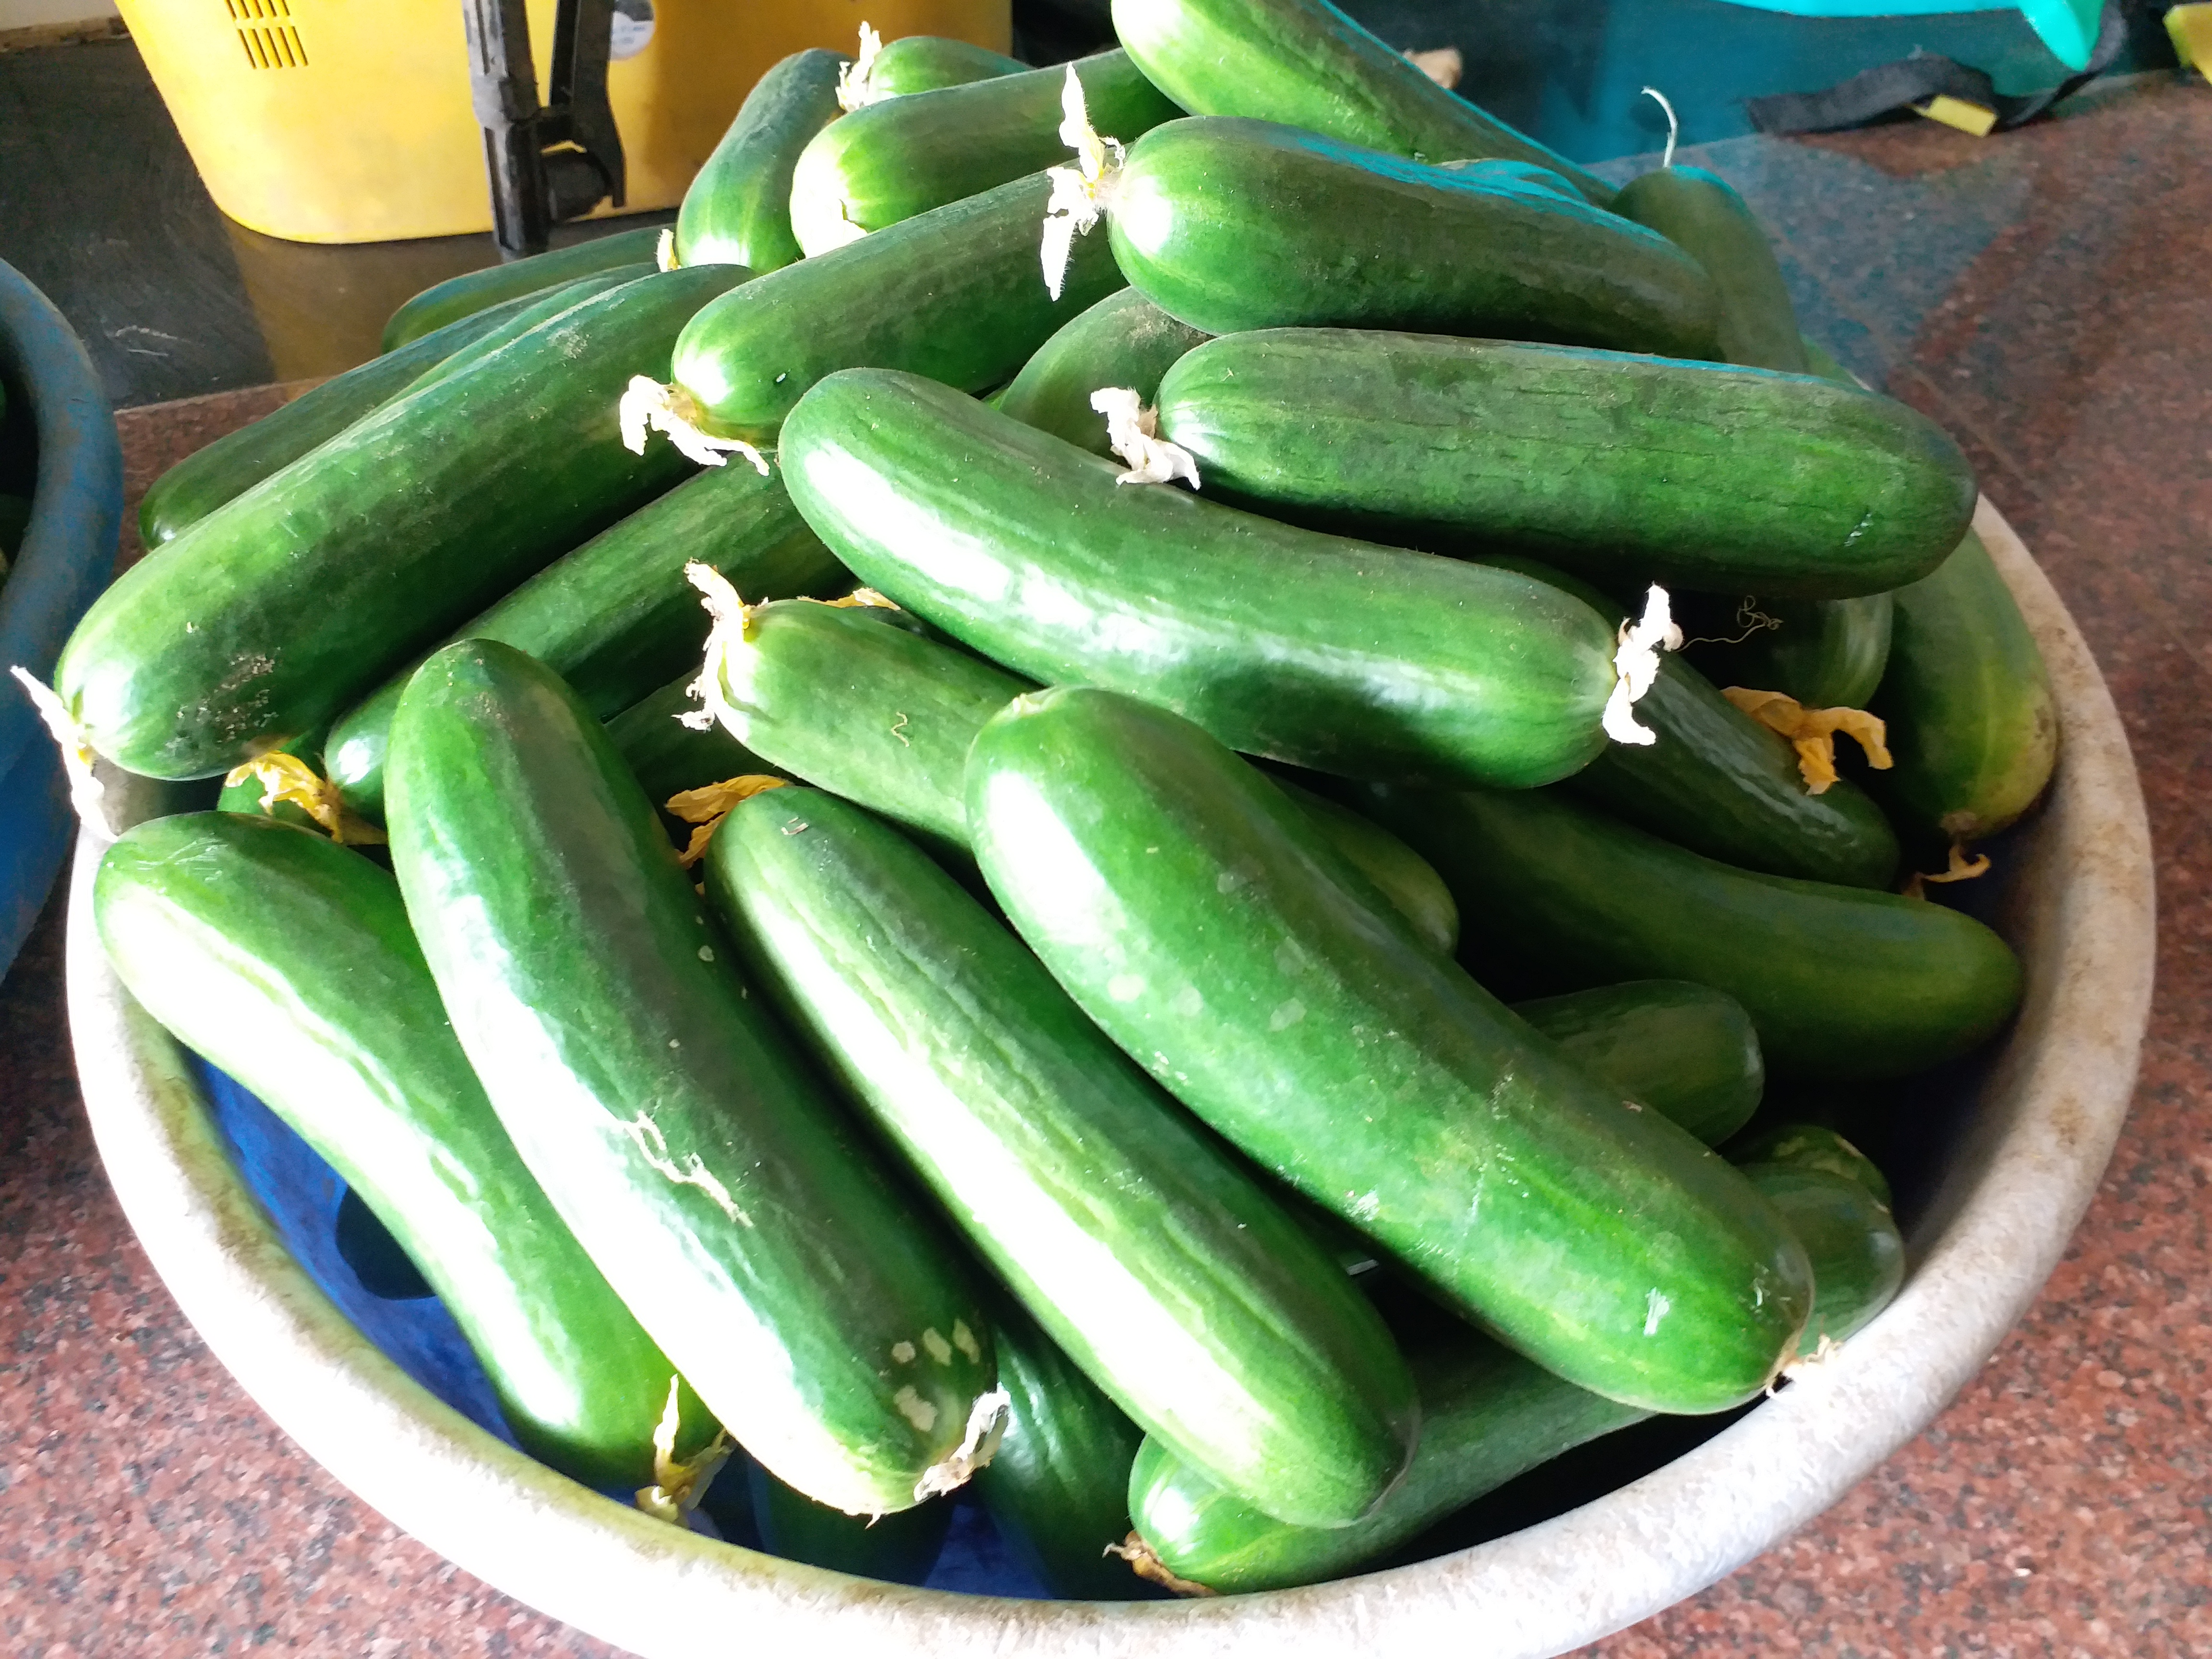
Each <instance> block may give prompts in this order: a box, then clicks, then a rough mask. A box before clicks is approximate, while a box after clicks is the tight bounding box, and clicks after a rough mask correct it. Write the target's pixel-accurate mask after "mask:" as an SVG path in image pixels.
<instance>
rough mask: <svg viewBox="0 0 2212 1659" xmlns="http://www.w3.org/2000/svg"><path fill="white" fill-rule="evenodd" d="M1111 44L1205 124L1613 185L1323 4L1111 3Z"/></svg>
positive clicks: (1578, 183)
mask: <svg viewBox="0 0 2212 1659" xmlns="http://www.w3.org/2000/svg"><path fill="white" fill-rule="evenodd" d="M1114 33H1115V36H1116V37H1117V38H1118V39H1119V40H1121V45H1122V46H1124V47H1125V48H1127V51H1128V53H1129V55H1130V56H1131V57H1132V58H1135V59H1136V60H1137V63H1138V65H1139V67H1140V68H1142V69H1143V70H1144V71H1145V73H1146V76H1149V77H1150V78H1151V80H1152V83H1153V84H1154V85H1156V86H1158V88H1160V90H1161V91H1163V92H1164V93H1166V94H1167V95H1168V96H1169V97H1170V98H1172V99H1174V100H1176V102H1177V103H1178V104H1180V105H1182V106H1183V107H1184V108H1185V109H1187V110H1189V111H1191V112H1193V113H1194V114H1198V115H1249V116H1255V117H1257V118H1260V119H1261V120H1265V121H1281V122H1285V123H1286V124H1288V125H1291V126H1294V127H1304V128H1307V129H1309V130H1310V131H1314V132H1318V133H1322V134H1325V135H1326V136H1328V137H1331V138H1337V139H1341V140H1342V141H1343V142H1345V143H1350V144H1364V145H1365V146H1367V147H1368V148H1369V149H1380V150H1387V151H1389V153H1390V154H1391V155H1407V156H1411V157H1413V159H1414V160H1415V161H1455V160H1462V159H1468V158H1474V157H1499V158H1503V159H1506V160H1514V161H1532V162H1534V163H1535V164H1536V165H1537V166H1539V167H1544V168H1546V169H1547V170H1548V171H1550V172H1552V173H1557V174H1559V176H1560V177H1561V178H1564V179H1570V180H1571V181H1572V182H1573V184H1574V185H1575V187H1576V188H1577V190H1579V191H1582V192H1583V194H1584V195H1585V196H1587V197H1589V199H1590V200H1591V201H1593V202H1595V203H1596V204H1598V205H1599V206H1600V207H1603V206H1605V205H1606V204H1607V203H1609V202H1610V201H1611V200H1612V199H1613V186H1612V185H1608V184H1607V183H1606V182H1605V181H1604V180H1603V179H1600V178H1599V177H1598V176H1597V175H1596V174H1595V173H1590V172H1588V171H1586V170H1585V169H1583V168H1582V167H1577V166H1576V165H1575V164H1574V163H1573V162H1572V161H1568V160H1567V159H1566V158H1565V156H1563V155H1558V154H1556V153H1555V152H1553V151H1552V150H1549V149H1546V148H1545V147H1544V146H1543V145H1541V144H1540V143H1537V142H1536V141H1535V140H1534V139H1533V138H1531V137H1528V135H1527V134H1526V133H1522V132H1519V131H1516V130H1515V129H1513V128H1512V127H1510V126H1508V125H1506V124H1505V123H1504V122H1503V121H1500V120H1498V118H1496V117H1494V116H1492V115H1489V114H1487V113H1486V112H1483V111H1482V110H1480V109H1478V108H1477V107H1475V106H1474V105H1473V104H1470V103H1468V101H1467V100H1465V99H1463V98H1460V97H1456V96H1455V95H1454V94H1452V93H1450V92H1449V91H1447V90H1446V89H1445V88H1443V87H1440V86H1438V85H1437V83H1436V82H1433V81H1431V79H1429V77H1428V76H1426V75H1425V74H1424V73H1423V72H1422V71H1421V70H1419V69H1418V68H1416V67H1415V66H1414V65H1413V64H1410V63H1408V62H1407V60H1406V58H1404V57H1403V56H1401V54H1400V53H1398V52H1393V51H1392V50H1391V49H1390V48H1389V46H1386V45H1384V44H1383V42H1382V41H1381V40H1377V39H1376V37H1375V36H1374V35H1373V34H1371V33H1369V32H1368V31H1367V30H1366V29H1364V28H1362V27H1360V26H1359V25H1358V23H1355V22H1354V21H1352V19H1351V18H1349V17H1347V16H1346V15H1345V14H1344V13H1343V12H1341V11H1340V10H1339V9H1337V8H1336V7H1334V6H1333V5H1331V4H1329V3H1328V0H1114Z"/></svg>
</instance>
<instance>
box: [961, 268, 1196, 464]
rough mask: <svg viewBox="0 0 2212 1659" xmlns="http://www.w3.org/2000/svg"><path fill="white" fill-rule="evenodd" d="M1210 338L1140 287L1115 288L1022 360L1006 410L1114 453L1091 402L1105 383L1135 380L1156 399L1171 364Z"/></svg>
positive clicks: (1004, 401) (1004, 400)
mask: <svg viewBox="0 0 2212 1659" xmlns="http://www.w3.org/2000/svg"><path fill="white" fill-rule="evenodd" d="M1206 338H1207V337H1206V335H1204V334H1201V333H1200V332H1199V331H1197V330H1196V329H1194V328H1191V327H1188V326H1187V325H1184V324H1182V323H1179V322H1177V321H1176V319H1174V318H1172V317H1170V316H1169V315H1168V314H1167V313H1166V312H1164V311H1162V310H1161V309H1160V308H1159V307H1158V306H1156V305H1154V304H1153V303H1152V301H1150V300H1147V299H1146V297H1145V296H1144V295H1141V294H1139V293H1138V292H1137V290H1136V289H1133V288H1125V289H1122V290H1121V292H1120V293H1118V294H1109V295H1107V296H1106V297H1105V298H1104V299H1103V300H1101V301H1099V302H1098V303H1097V305H1095V306H1093V307H1091V309H1090V310H1088V311H1086V312H1085V313H1083V314H1082V315H1081V316H1079V317H1077V318H1075V319H1073V321H1071V322H1069V323H1067V324H1066V325H1064V326H1062V327H1061V329H1060V331H1059V332H1058V333H1056V334H1054V336H1053V337H1052V338H1050V339H1049V340H1047V341H1046V342H1045V343H1043V344H1042V345H1041V346H1039V347H1038V348H1037V349H1036V356H1033V357H1031V358H1030V360H1029V362H1026V363H1024V364H1023V365H1022V372H1021V373H1020V374H1017V375H1015V376H1014V378H1013V381H1012V384H1011V385H1009V386H1007V387H1006V391H1005V392H1004V393H1003V394H1002V395H1001V396H1000V398H999V399H998V402H997V404H996V407H997V408H998V410H999V411H1000V413H1001V414H1003V415H1010V416H1012V417H1013V418H1014V419H1015V420H1018V421H1019V422H1021V423H1022V424H1023V425H1024V426H1033V427H1035V428H1036V429H1037V430H1038V431H1040V432H1049V433H1051V434H1052V435H1053V436H1054V437H1055V438H1064V439H1066V441H1068V442H1069V443H1072V444H1073V445H1074V446H1075V447H1077V448H1079V449H1087V450H1089V451H1090V452H1091V453H1092V454H1094V455H1110V454H1111V453H1113V452H1112V451H1111V450H1110V449H1109V448H1108V447H1107V444H1106V417H1105V416H1103V415H1101V414H1100V413H1099V412H1098V411H1097V410H1095V409H1093V408H1092V407H1091V393H1092V392H1097V391H1098V390H1100V389H1101V388H1102V387H1104V386H1127V387H1129V388H1131V389H1132V390H1133V391H1134V392H1136V394H1137V396H1138V398H1139V401H1141V402H1143V403H1145V404H1151V403H1153V402H1155V401H1156V400H1157V399H1158V395H1159V389H1160V376H1161V375H1163V374H1166V373H1167V372H1168V368H1169V365H1170V364H1171V363H1173V362H1175V360H1176V358H1178V357H1180V356H1182V354H1183V353H1184V352H1186V351H1188V350H1189V349H1191V348H1193V347H1194V346H1199V345H1203V344H1204V343H1206Z"/></svg>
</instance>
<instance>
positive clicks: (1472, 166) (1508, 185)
mask: <svg viewBox="0 0 2212 1659" xmlns="http://www.w3.org/2000/svg"><path fill="white" fill-rule="evenodd" d="M1437 165H1438V166H1440V167H1443V170H1444V171H1445V172H1446V173H1459V174H1461V175H1462V177H1465V178H1468V179H1479V180H1480V181H1481V182H1482V183H1484V184H1486V185H1497V186H1498V187H1499V188H1501V189H1505V190H1527V191H1539V192H1541V194H1543V195H1545V196H1548V197H1555V198H1557V199H1559V200H1562V201H1567V202H1579V201H1583V200H1585V199H1587V198H1586V197H1583V193H1582V192H1581V191H1578V190H1577V189H1576V188H1575V187H1574V185H1573V184H1572V183H1571V182H1570V181H1569V180H1568V179H1565V178H1563V177H1562V176H1561V175H1560V173H1559V171H1558V169H1556V168H1554V167H1542V166H1540V165H1538V164H1537V163H1536V162H1534V161H1496V160H1489V161H1442V162H1439V163H1437Z"/></svg>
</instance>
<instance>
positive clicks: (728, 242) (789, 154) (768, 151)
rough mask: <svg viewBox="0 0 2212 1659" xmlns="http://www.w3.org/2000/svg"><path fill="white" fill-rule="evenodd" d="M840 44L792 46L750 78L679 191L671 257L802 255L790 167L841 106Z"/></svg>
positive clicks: (765, 261)
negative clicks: (717, 139)
mask: <svg viewBox="0 0 2212 1659" xmlns="http://www.w3.org/2000/svg"><path fill="white" fill-rule="evenodd" d="M850 61H851V60H849V59H848V58H846V57H845V56H844V55H843V54H842V53H841V52H823V51H822V50H821V49H819V48H818V47H817V48H814V49H811V50H809V51H806V52H793V53H792V54H791V56H790V57H788V58H783V59H782V60H781V61H780V62H778V63H776V64H773V65H772V66H771V67H770V68H769V71H768V73H767V74H765V75H763V76H761V78H760V79H759V80H758V81H757V82H754V83H753V89H752V90H751V91H750V92H749V93H747V94H745V101H744V103H743V104H741V105H739V106H738V113H737V118H736V119H735V120H733V121H732V122H731V123H730V129H729V131H727V132H726V133H724V134H723V135H722V142H721V143H719V144H717V145H715V146H714V154H713V155H709V156H708V158H707V162H706V165H705V166H704V167H701V168H700V169H699V172H698V174H697V176H696V177H695V178H694V179H692V180H691V185H690V189H688V190H686V191H684V205H683V206H682V207H681V208H679V209H678V210H677V214H676V262H677V263H678V264H684V265H707V264H738V265H746V266H750V268H751V269H752V270H757V271H761V272H763V273H765V272H768V271H771V270H782V269H783V267H784V266H786V265H788V264H797V263H798V262H799V259H800V258H803V257H804V254H803V252H802V251H801V249H800V247H799V239H798V238H797V237H796V236H794V235H793V234H792V229H791V170H792V168H793V167H795V166H796V165H797V164H798V161H799V155H800V152H802V151H803V150H805V148H806V145H807V143H808V141H809V140H811V138H812V137H814V135H815V134H817V132H820V131H822V130H823V128H824V127H826V126H829V125H833V124H834V123H836V120H837V118H838V116H839V114H840V106H839V104H838V102H837V81H838V76H839V75H840V73H841V72H842V70H844V69H845V67H846V65H847V64H848V63H849V62H850Z"/></svg>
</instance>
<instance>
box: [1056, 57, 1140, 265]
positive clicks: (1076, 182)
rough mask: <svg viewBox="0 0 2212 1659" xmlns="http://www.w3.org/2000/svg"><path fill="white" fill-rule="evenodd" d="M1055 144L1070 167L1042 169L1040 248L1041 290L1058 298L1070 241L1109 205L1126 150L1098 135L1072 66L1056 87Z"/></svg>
mask: <svg viewBox="0 0 2212 1659" xmlns="http://www.w3.org/2000/svg"><path fill="white" fill-rule="evenodd" d="M1060 143H1063V144H1066V146H1067V147H1068V148H1069V149H1072V150H1073V151H1074V152H1075V161H1076V165H1075V166H1073V167H1047V168H1046V169H1045V177H1046V178H1048V179H1051V180H1052V198H1051V200H1049V201H1048V202H1047V203H1046V204H1045V205H1044V242H1043V246H1042V247H1041V248H1040V250H1039V252H1040V254H1041V256H1042V259H1043V261H1044V286H1045V292H1046V293H1048V294H1049V295H1052V297H1053V298H1054V299H1055V300H1057V299H1058V298H1060V287H1061V285H1062V284H1063V283H1066V280H1067V261H1068V259H1069V258H1070V256H1071V255H1073V252H1074V251H1075V239H1076V238H1077V237H1079V236H1085V235H1088V234H1090V233H1091V229H1092V228H1094V227H1095V226H1097V223H1098V221H1099V218H1100V216H1102V215H1103V214H1104V213H1105V211H1106V210H1107V209H1108V208H1109V206H1110V205H1112V203H1113V196H1114V181H1115V179H1118V178H1120V177H1121V161H1122V158H1123V157H1124V156H1125V155H1127V154H1128V152H1127V149H1124V148H1123V147H1122V145H1121V143H1119V142H1118V141H1117V140H1115V139H1112V138H1105V137H1100V136H1099V134H1098V132H1097V130H1096V129H1095V128H1093V127H1092V126H1091V116H1090V113H1089V112H1088V111H1086V110H1085V107H1084V103H1083V82H1081V81H1079V80H1078V79H1077V78H1076V74H1075V65H1074V64H1069V65H1068V66H1067V79H1066V82H1064V83H1063V84H1062V85H1061V87H1060Z"/></svg>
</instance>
